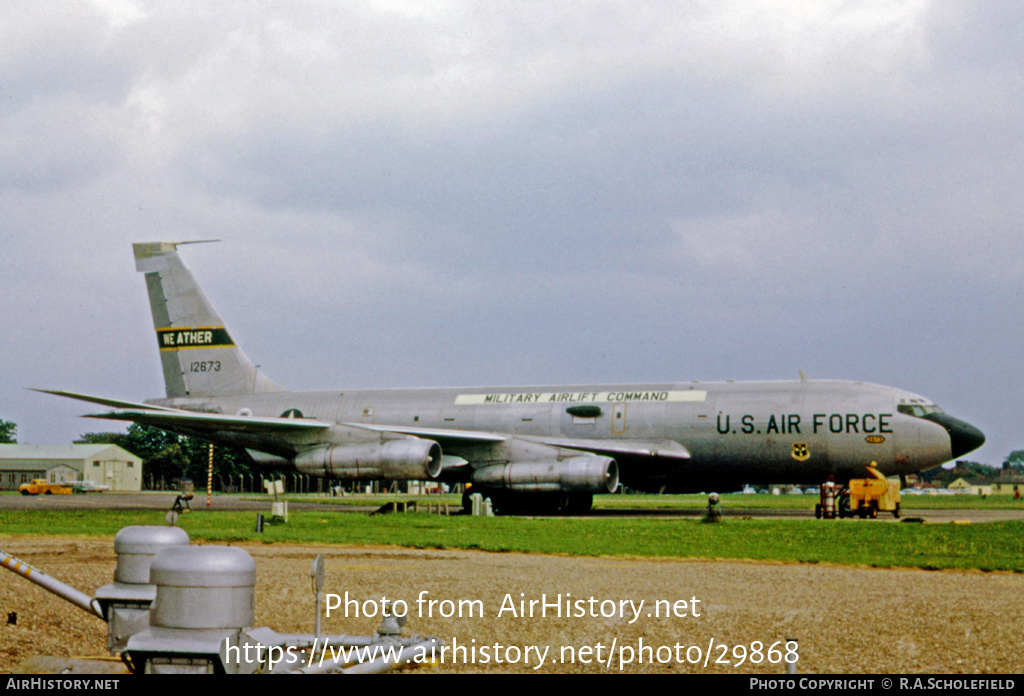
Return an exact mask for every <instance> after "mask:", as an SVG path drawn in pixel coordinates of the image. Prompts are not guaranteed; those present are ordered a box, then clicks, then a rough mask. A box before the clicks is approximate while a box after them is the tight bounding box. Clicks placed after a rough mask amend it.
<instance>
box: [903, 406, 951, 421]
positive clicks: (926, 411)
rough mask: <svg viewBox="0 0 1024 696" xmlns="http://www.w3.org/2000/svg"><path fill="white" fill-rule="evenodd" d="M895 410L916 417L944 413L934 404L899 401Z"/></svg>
mask: <svg viewBox="0 0 1024 696" xmlns="http://www.w3.org/2000/svg"><path fill="white" fill-rule="evenodd" d="M896 410H897V411H899V412H900V413H903V414H905V415H908V416H917V417H918V418H924V417H925V416H930V415H931V414H933V413H945V411H943V410H942V409H941V408H939V407H938V406H936V405H935V404H920V403H917V404H908V403H901V404H899V405H898V406H897V407H896Z"/></svg>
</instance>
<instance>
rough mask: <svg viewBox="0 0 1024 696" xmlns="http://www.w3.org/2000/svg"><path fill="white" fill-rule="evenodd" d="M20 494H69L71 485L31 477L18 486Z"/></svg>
mask: <svg viewBox="0 0 1024 696" xmlns="http://www.w3.org/2000/svg"><path fill="white" fill-rule="evenodd" d="M18 490H19V491H20V492H21V494H22V495H39V494H40V493H42V494H44V495H71V486H65V485H64V484H63V483H48V482H47V481H46V479H32V480H31V481H29V482H28V483H23V484H21V486H19V487H18Z"/></svg>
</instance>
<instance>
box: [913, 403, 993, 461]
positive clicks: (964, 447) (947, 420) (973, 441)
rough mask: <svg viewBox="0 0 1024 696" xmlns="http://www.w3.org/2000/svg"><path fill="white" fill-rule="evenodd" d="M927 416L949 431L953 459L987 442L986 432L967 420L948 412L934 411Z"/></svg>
mask: <svg viewBox="0 0 1024 696" xmlns="http://www.w3.org/2000/svg"><path fill="white" fill-rule="evenodd" d="M927 418H928V420H930V421H933V422H935V423H938V424H939V425H941V426H942V427H943V428H945V429H946V432H948V433H949V445H950V449H951V450H952V451H953V459H956V458H957V457H961V456H963V455H965V454H967V453H968V452H973V451H974V450H976V449H978V448H979V447H981V446H982V445H983V444H985V433H983V432H981V431H980V430H978V429H977V428H975V427H974V426H973V425H971V424H970V423H967V422H966V421H962V420H960V419H959V418H954V417H953V416H951V415H949V414H947V413H933V414H931V415H929V416H927Z"/></svg>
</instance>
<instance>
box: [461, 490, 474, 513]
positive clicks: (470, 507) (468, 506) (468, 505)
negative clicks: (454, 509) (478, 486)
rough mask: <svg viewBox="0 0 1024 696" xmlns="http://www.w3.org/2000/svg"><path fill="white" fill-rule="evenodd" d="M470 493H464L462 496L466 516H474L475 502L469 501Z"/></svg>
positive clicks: (463, 510)
mask: <svg viewBox="0 0 1024 696" xmlns="http://www.w3.org/2000/svg"><path fill="white" fill-rule="evenodd" d="M469 494H470V491H464V492H463V494H462V512H463V513H464V514H466V515H471V514H473V501H471V500H470V499H469Z"/></svg>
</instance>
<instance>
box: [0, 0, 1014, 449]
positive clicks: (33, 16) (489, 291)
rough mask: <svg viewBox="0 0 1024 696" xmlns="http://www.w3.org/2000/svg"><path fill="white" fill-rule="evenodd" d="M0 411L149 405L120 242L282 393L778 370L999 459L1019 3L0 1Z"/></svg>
mask: <svg viewBox="0 0 1024 696" xmlns="http://www.w3.org/2000/svg"><path fill="white" fill-rule="evenodd" d="M0 8H2V16H3V20H4V21H3V22H0V243H2V252H3V253H2V254H0V288H2V299H0V302H2V304H0V308H2V316H3V330H2V334H0V361H2V365H3V370H2V372H0V419H5V420H11V421H14V422H16V423H17V425H18V432H17V435H18V440H19V442H23V443H38V444H61V443H67V442H70V441H71V440H72V439H74V438H75V437H77V436H78V435H80V434H81V433H85V432H95V431H102V430H109V429H111V424H109V423H104V422H101V421H89V420H83V419H80V418H79V417H78V416H79V415H80V414H82V413H87V412H90V408H91V407H90V406H88V405H86V404H80V403H76V402H72V401H67V400H64V399H60V398H58V397H53V396H48V395H44V394H38V393H35V392H31V391H27V390H26V389H25V388H26V387H42V388H51V389H67V390H71V391H81V392H87V393H92V394H99V395H105V396H110V397H116V398H124V399H129V400H143V399H146V398H152V397H159V396H162V395H163V384H162V379H161V372H160V364H159V359H158V356H157V351H156V346H155V340H154V336H153V329H152V320H151V318H150V314H149V308H148V304H147V300H146V294H145V284H144V281H143V278H142V276H141V275H140V274H137V273H136V272H135V270H134V261H133V259H132V253H131V247H130V244H131V243H132V242H138V241H158V240H168V241H178V240H186V239H206V238H218V239H222V240H223V241H222V242H221V243H220V244H216V245H205V246H194V247H184V248H183V249H182V255H183V257H184V258H185V261H186V263H188V264H189V266H190V267H191V268H192V270H193V271H194V272H195V274H196V276H197V277H198V279H199V280H200V282H201V283H202V284H203V287H204V289H205V290H206V293H207V295H208V296H209V297H210V298H211V299H212V300H213V302H214V304H215V305H216V306H217V308H218V309H219V310H220V313H221V315H222V316H223V317H224V318H225V321H226V322H227V324H228V327H229V329H230V330H231V333H232V336H233V337H234V338H235V339H236V341H238V342H239V343H240V344H241V345H242V347H243V348H244V349H245V351H246V352H247V353H248V354H249V356H250V357H251V358H252V359H253V360H254V361H255V362H257V363H259V364H260V365H262V368H263V370H264V372H266V373H267V374H268V375H269V376H270V377H272V378H273V379H274V380H276V381H278V382H280V383H282V384H284V385H286V386H289V387H292V388H296V389H315V388H343V387H344V388H356V387H380V386H386V387H402V386H410V387H412V386H464V385H515V384H524V385H525V384H558V383H561V384H566V383H601V382H643V381H683V380H692V379H699V380H707V381H711V380H721V379H738V380H747V379H758V380H761V379H794V378H798V377H799V373H798V370H801V369H802V370H803V371H804V372H805V373H806V374H807V375H808V376H809V377H812V378H839V379H853V380H862V381H869V382H877V383H882V384H889V385H892V386H897V387H901V388H904V389H908V390H910V391H914V392H918V393H920V394H923V395H925V396H928V397H929V398H932V399H934V400H935V401H936V402H937V403H939V404H940V405H941V406H943V407H944V408H945V409H946V410H947V411H949V412H950V413H952V414H954V415H956V416H958V417H961V418H964V419H966V420H967V421H969V422H971V423H973V424H974V425H977V426H978V427H980V428H981V429H982V430H983V431H984V432H985V433H986V435H987V436H988V443H987V444H986V445H985V447H984V448H983V449H981V450H979V451H978V452H976V453H973V454H972V455H969V456H968V458H970V459H972V460H976V461H982V462H986V463H989V464H992V465H998V464H999V463H1000V462H1002V460H1003V459H1004V458H1005V456H1006V455H1007V454H1008V453H1009V452H1010V451H1011V450H1013V449H1021V448H1024V430H1022V427H1021V425H1022V415H1021V414H1022V412H1024V411H1022V408H1024V389H1022V387H1024V378H1022V366H1021V362H1022V361H1021V336H1022V329H1021V321H1022V309H1024V302H1022V288H1024V235H1022V234H1021V231H1020V229H1019V227H1020V222H1019V221H1020V220H1021V219H1024V205H1022V195H1024V187H1022V183H1024V176H1022V174H1024V137H1022V135H1021V132H1022V131H1021V120H1022V117H1024V4H1022V3H1020V2H1017V1H1016V0H1013V1H1010V0H1007V1H1000V0H977V1H976V2H966V1H962V2H961V1H956V0H907V1H899V0H880V1H877V2H871V1H864V2H856V3H849V2H825V1H823V0H807V1H799V0H788V1H787V2H754V1H751V0H742V1H737V2H727V1H722V0H715V1H714V2H641V3H636V2H600V1H597V0H588V1H587V2H551V1H540V2H469V1H467V2H458V1H453V2H443V1H439V0H432V1H431V2H413V1H408V2H386V1H383V0H380V1H368V2H356V1H349V2H344V3H336V2H295V1H290V2H287V3H282V2H251V1H249V0H247V1H246V2H222V1H219V2H216V3H149V2H146V3H144V2H133V1H132V0H93V1H91V2H88V1H77V0H76V1H75V2H66V3H59V2H57V3H36V2H29V1H25V2H21V1H18V0H0Z"/></svg>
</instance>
